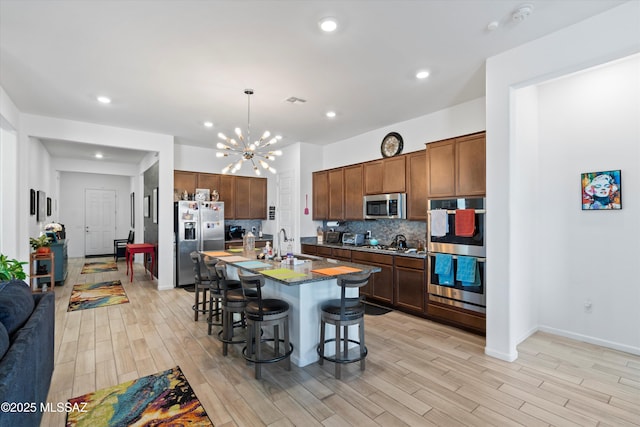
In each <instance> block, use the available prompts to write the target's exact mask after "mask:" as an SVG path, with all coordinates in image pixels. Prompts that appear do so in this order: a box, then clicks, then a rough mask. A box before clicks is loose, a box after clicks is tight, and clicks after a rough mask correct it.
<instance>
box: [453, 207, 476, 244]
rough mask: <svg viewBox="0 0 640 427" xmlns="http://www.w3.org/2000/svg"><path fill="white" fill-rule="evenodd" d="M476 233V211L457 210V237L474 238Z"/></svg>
mask: <svg viewBox="0 0 640 427" xmlns="http://www.w3.org/2000/svg"><path fill="white" fill-rule="evenodd" d="M475 231H476V211H475V209H457V210H456V236H460V237H473V235H474V234H475Z"/></svg>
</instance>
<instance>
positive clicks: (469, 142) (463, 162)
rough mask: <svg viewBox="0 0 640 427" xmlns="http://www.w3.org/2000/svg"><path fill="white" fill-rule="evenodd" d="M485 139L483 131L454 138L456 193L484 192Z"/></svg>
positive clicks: (469, 194)
mask: <svg viewBox="0 0 640 427" xmlns="http://www.w3.org/2000/svg"><path fill="white" fill-rule="evenodd" d="M485 150H486V141H485V134H484V132H483V133H481V134H475V135H469V136H466V137H462V138H457V139H456V174H457V176H456V195H460V196H482V195H484V194H485V193H486V191H487V190H486V188H487V173H486V151H485Z"/></svg>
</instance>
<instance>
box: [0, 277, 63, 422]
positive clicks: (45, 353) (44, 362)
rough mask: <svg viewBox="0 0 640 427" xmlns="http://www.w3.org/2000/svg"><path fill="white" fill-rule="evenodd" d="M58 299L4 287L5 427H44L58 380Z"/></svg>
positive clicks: (0, 362)
mask: <svg viewBox="0 0 640 427" xmlns="http://www.w3.org/2000/svg"><path fill="white" fill-rule="evenodd" d="M54 321H55V295H54V293H53V292H47V293H40V294H32V293H31V289H30V288H29V286H28V285H27V284H26V283H24V282H23V281H21V280H12V281H8V282H2V283H0V404H2V405H3V406H2V408H1V410H0V427H5V426H6V427H18V426H25V427H34V426H39V425H40V420H41V418H42V412H41V403H42V404H45V403H46V401H47V394H48V393H49V385H50V384H51V376H52V374H53V351H54Z"/></svg>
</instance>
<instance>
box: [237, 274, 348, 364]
mask: <svg viewBox="0 0 640 427" xmlns="http://www.w3.org/2000/svg"><path fill="white" fill-rule="evenodd" d="M227 274H228V275H229V278H233V279H238V270H237V268H236V267H234V266H233V265H230V264H228V265H227ZM340 292H341V289H340V287H339V286H338V284H337V279H335V278H329V277H327V280H320V281H312V282H306V283H300V284H295V285H287V284H284V283H281V282H278V281H276V280H273V279H270V278H269V277H265V285H264V287H263V288H262V296H263V298H279V299H282V300H284V301H287V302H288V303H289V306H290V311H289V335H290V340H291V343H292V344H293V353H292V354H291V361H292V362H293V363H294V364H295V365H296V366H307V365H309V364H311V363H314V362H317V361H318V352H317V350H316V349H317V347H318V344H319V343H320V306H321V305H322V303H323V302H325V301H327V300H330V299H340ZM346 296H347V297H348V298H356V297H357V296H358V288H347V291H346ZM349 336H358V326H357V325H353V326H350V327H349ZM331 338H335V329H334V328H332V327H327V330H326V338H325V339H331ZM353 346H355V344H353V343H350V347H353Z"/></svg>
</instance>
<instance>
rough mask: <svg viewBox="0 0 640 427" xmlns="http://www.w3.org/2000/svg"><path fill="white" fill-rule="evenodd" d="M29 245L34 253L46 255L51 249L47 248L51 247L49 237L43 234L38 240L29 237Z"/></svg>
mask: <svg viewBox="0 0 640 427" xmlns="http://www.w3.org/2000/svg"><path fill="white" fill-rule="evenodd" d="M29 244H30V245H31V248H32V249H33V250H34V251H36V253H39V254H46V253H49V252H51V248H50V247H49V246H51V241H50V240H49V236H47V235H46V234H43V235H42V236H40V237H38V238H33V237H30V238H29Z"/></svg>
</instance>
